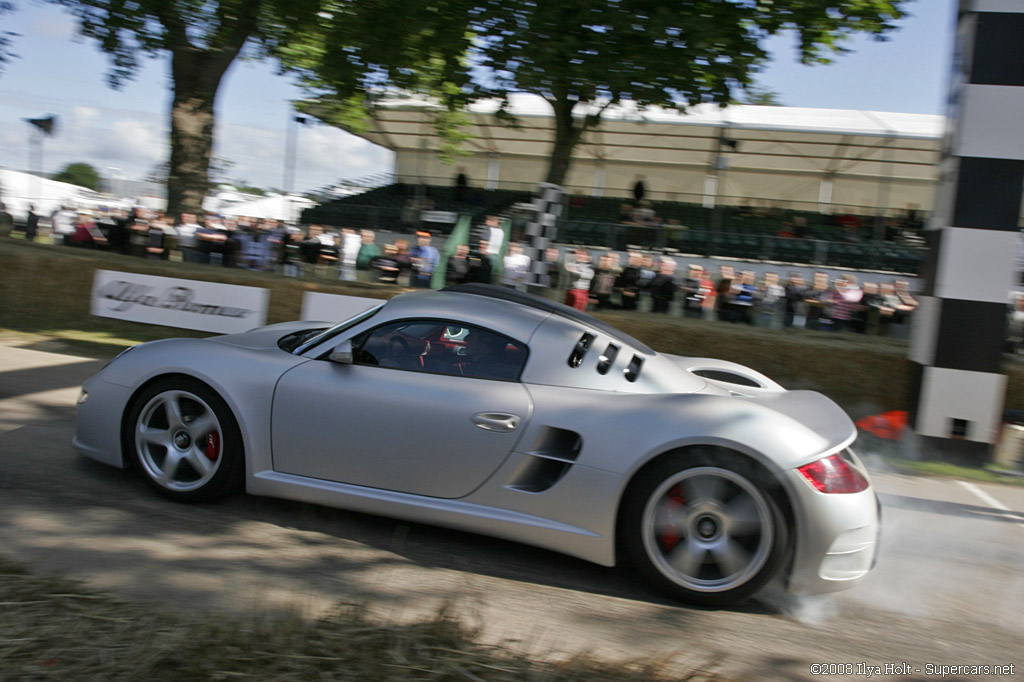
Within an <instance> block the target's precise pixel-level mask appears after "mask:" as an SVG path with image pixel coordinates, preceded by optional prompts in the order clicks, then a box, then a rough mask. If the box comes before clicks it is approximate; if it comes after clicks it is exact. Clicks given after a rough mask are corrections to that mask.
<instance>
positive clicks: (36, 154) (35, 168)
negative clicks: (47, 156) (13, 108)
mask: <svg viewBox="0 0 1024 682" xmlns="http://www.w3.org/2000/svg"><path fill="white" fill-rule="evenodd" d="M25 122H26V123H28V124H30V125H31V126H32V128H31V130H30V131H29V138H28V155H29V161H28V164H29V170H31V171H32V172H33V174H34V175H35V180H33V181H32V185H33V187H32V196H31V197H30V198H29V199H30V200H29V203H30V204H34V203H36V202H38V201H40V199H41V198H42V197H41V194H42V190H41V189H40V184H41V183H42V180H41V178H42V176H43V138H44V137H47V136H52V135H53V134H54V132H55V131H56V129H57V117H56V116H54V115H53V114H50V115H49V116H46V117H44V118H26V119H25ZM33 161H34V163H33Z"/></svg>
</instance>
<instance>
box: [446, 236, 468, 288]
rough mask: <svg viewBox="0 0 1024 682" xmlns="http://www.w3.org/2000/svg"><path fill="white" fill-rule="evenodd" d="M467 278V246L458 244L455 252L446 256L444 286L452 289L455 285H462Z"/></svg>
mask: <svg viewBox="0 0 1024 682" xmlns="http://www.w3.org/2000/svg"><path fill="white" fill-rule="evenodd" d="M468 277H469V245H468V244H458V245H456V246H455V251H454V252H453V253H452V255H450V256H448V263H447V264H446V265H445V272H444V283H445V286H449V287H453V286H455V285H457V284H464V283H465V282H467V281H468V279H467V278H468Z"/></svg>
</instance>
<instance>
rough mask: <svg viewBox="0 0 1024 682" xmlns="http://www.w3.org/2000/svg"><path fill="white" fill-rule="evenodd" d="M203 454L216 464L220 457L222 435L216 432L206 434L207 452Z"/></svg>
mask: <svg viewBox="0 0 1024 682" xmlns="http://www.w3.org/2000/svg"><path fill="white" fill-rule="evenodd" d="M203 454H205V455H206V459H208V460H210V461H211V462H216V461H217V458H218V457H220V434H219V433H217V432H216V431H210V432H209V433H208V434H206V451H205V452H204V453H203Z"/></svg>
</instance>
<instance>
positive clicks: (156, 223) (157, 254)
mask: <svg viewBox="0 0 1024 682" xmlns="http://www.w3.org/2000/svg"><path fill="white" fill-rule="evenodd" d="M170 229H172V228H171V224H170V221H169V220H168V219H167V218H166V217H165V216H164V215H163V214H154V217H153V220H151V221H150V223H149V230H148V231H147V233H146V258H148V259H149V260H167V259H168V258H169V256H170V250H171V249H170V244H171V243H172V242H173V241H174V240H173V236H172V235H171V234H169V230H170Z"/></svg>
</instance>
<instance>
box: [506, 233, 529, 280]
mask: <svg viewBox="0 0 1024 682" xmlns="http://www.w3.org/2000/svg"><path fill="white" fill-rule="evenodd" d="M502 266H503V269H502V272H501V283H502V284H503V285H504V286H506V287H508V288H510V289H519V290H523V289H524V287H525V286H526V275H527V274H528V273H529V272H530V257H529V256H527V255H526V254H525V253H523V247H522V246H521V245H520V244H509V245H508V254H507V255H506V256H505V260H504V261H503V262H502Z"/></svg>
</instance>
